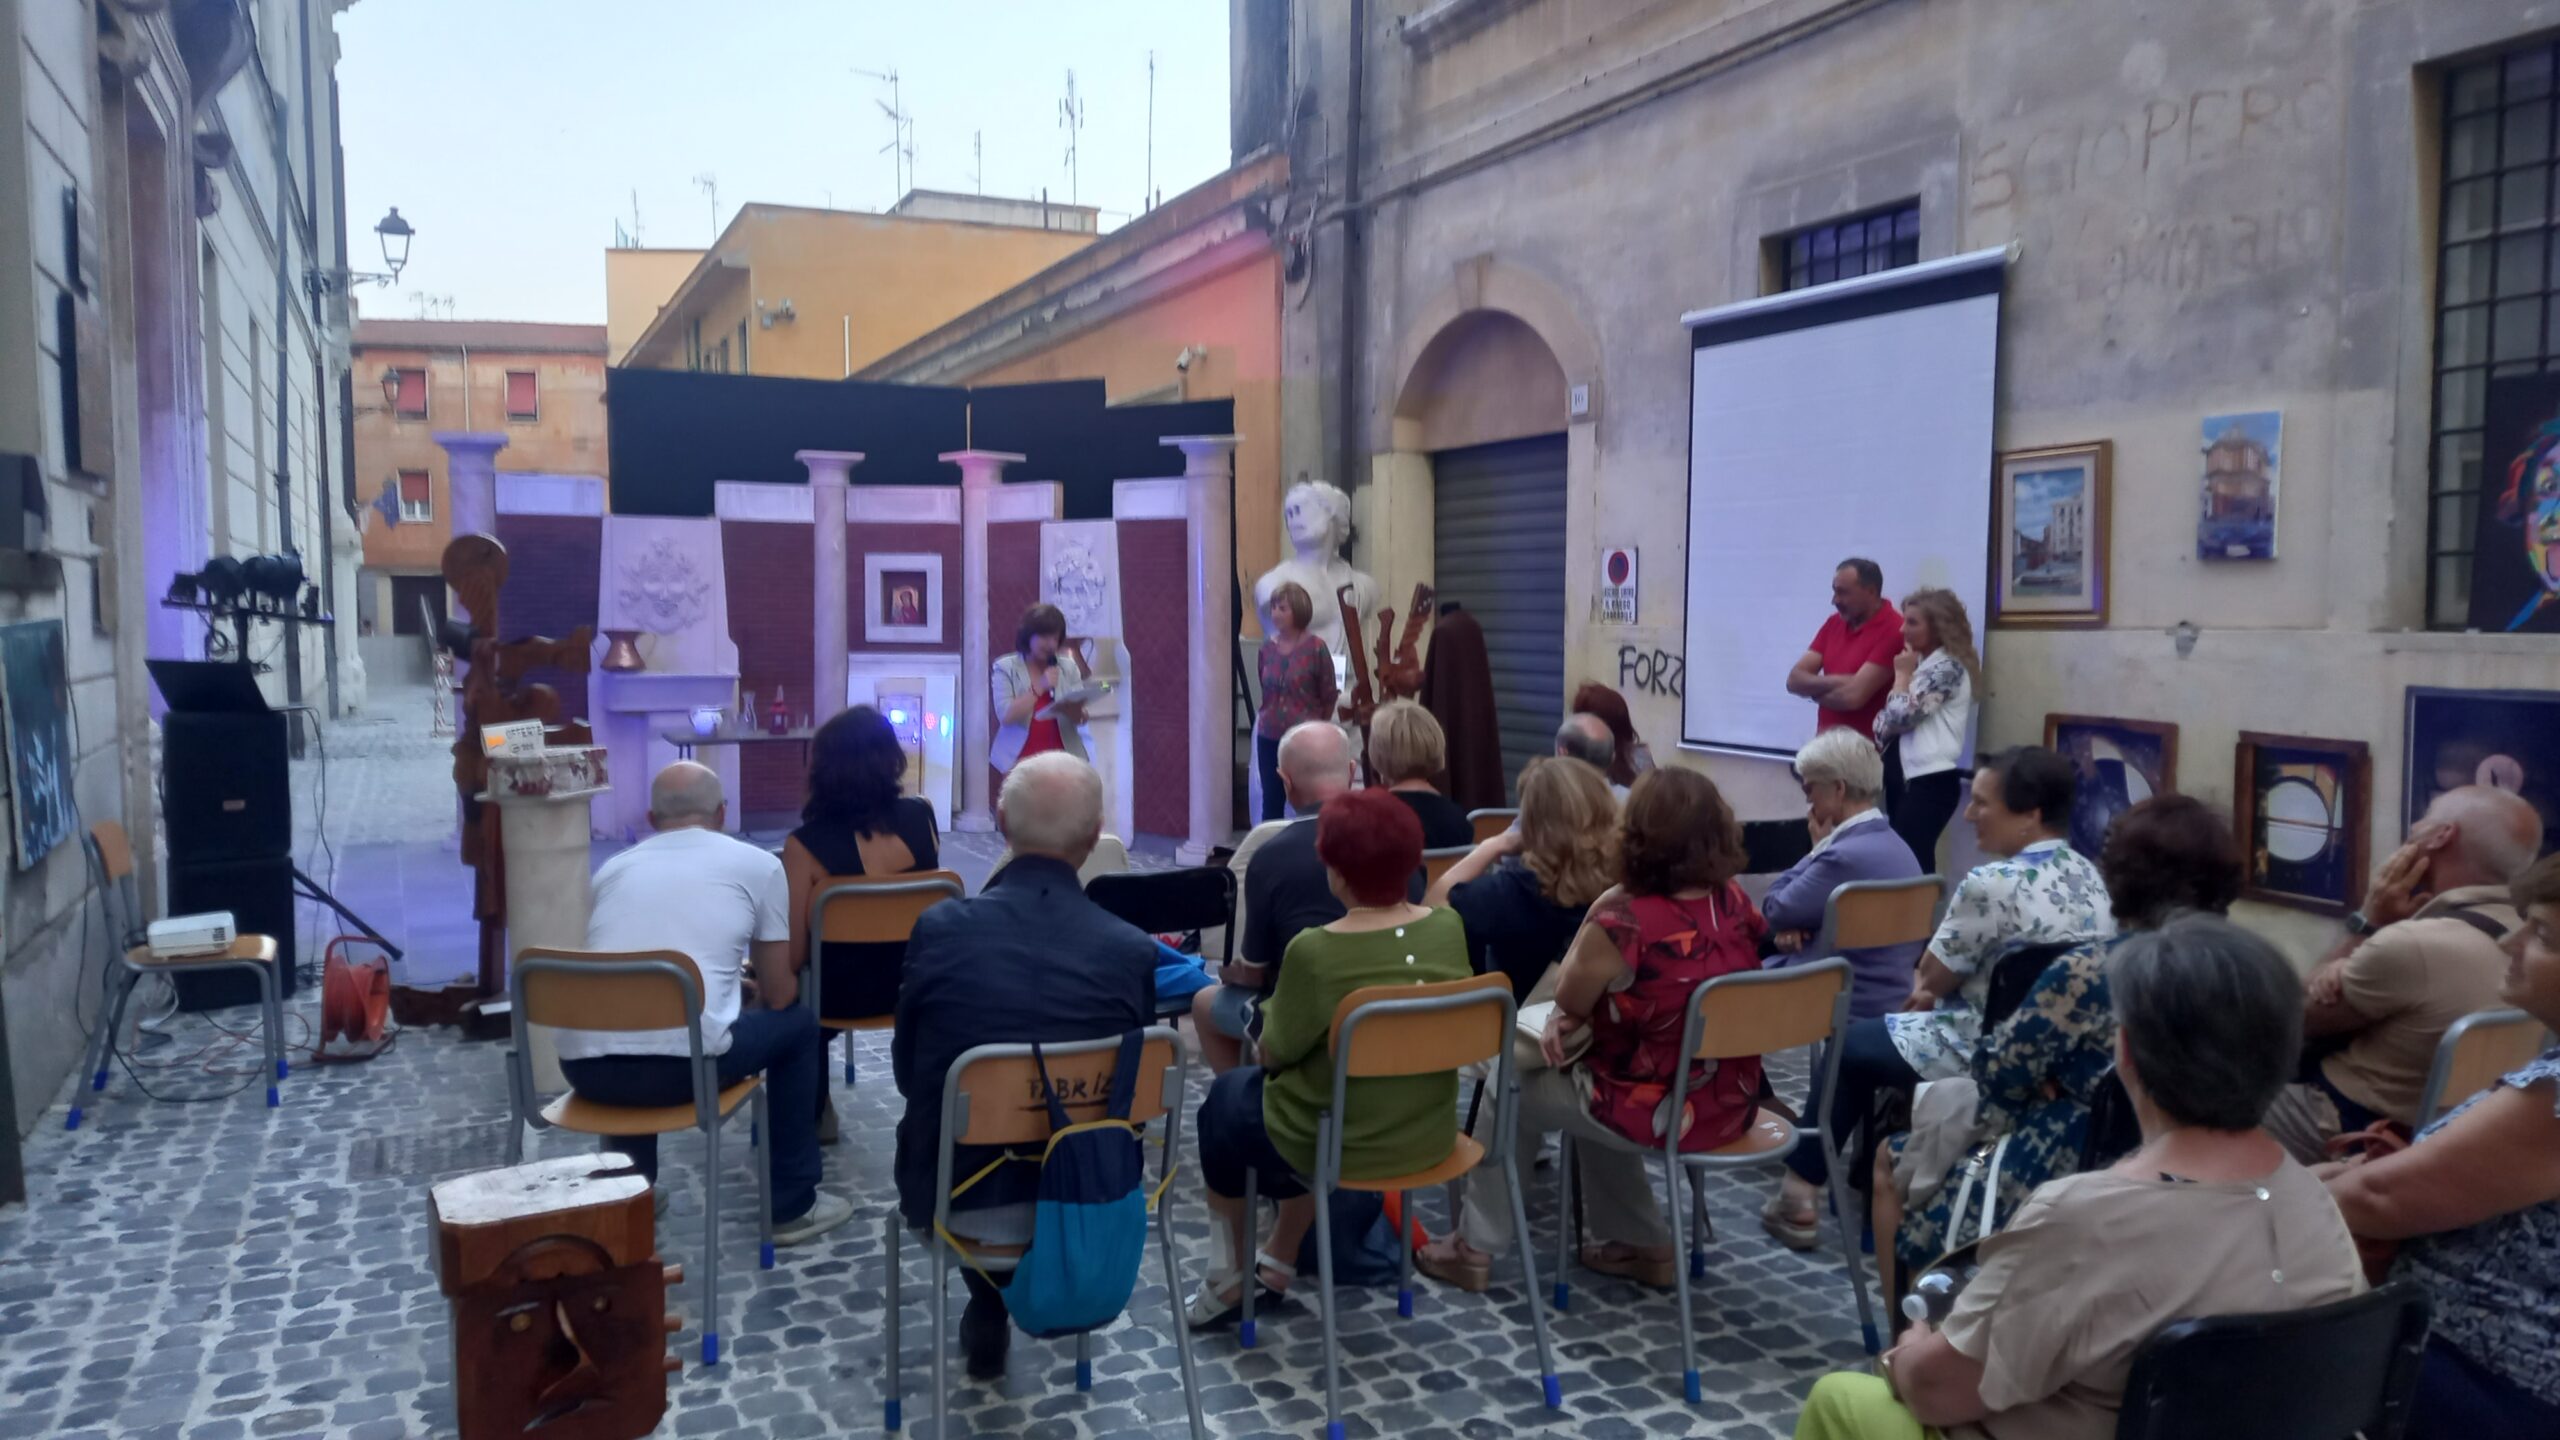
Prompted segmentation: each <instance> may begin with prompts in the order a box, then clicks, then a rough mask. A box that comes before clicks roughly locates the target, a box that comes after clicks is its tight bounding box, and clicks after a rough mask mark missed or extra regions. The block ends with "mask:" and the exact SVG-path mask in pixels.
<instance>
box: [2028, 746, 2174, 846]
mask: <svg viewBox="0 0 2560 1440" xmlns="http://www.w3.org/2000/svg"><path fill="white" fill-rule="evenodd" d="M2044 743H2045V748H2046V749H2048V750H2051V751H2053V752H2055V753H2056V754H2059V755H2060V756H2062V757H2063V758H2064V759H2066V760H2068V761H2070V762H2071V768H2072V770H2073V771H2074V772H2075V773H2076V774H2077V775H2078V777H2079V781H2080V783H2079V787H2078V789H2077V790H2076V791H2074V793H2073V796H2072V803H2071V848H2072V849H2074V850H2077V851H2079V852H2080V853H2081V854H2083V855H2086V856H2088V857H2089V858H2090V859H2092V860H2094V859H2096V858H2097V857H2098V852H2099V850H2100V849H2101V848H2102V847H2103V846H2104V845H2105V844H2106V841H2107V829H2108V827H2109V826H2112V825H2114V824H2115V822H2116V817H2117V816H2119V815H2121V814H2123V813H2124V812H2126V811H2127V810H2130V809H2132V808H2133V807H2134V806H2136V805H2139V804H2141V803H2142V802H2143V801H2145V800H2148V799H2150V798H2151V797H2152V796H2154V795H2167V794H2170V793H2172V792H2173V791H2175V790H2176V789H2177V788H2178V727H2177V726H2175V725H2164V724H2161V723H2159V722H2158V721H2154V720H2117V719H2111V718H2108V717H2105V716H2098V715H2047V716H2046V717H2044Z"/></svg>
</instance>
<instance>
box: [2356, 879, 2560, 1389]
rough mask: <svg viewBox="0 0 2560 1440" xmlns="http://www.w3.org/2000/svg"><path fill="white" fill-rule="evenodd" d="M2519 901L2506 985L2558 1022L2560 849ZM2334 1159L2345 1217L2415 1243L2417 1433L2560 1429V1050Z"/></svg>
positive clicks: (2541, 1016)
mask: <svg viewBox="0 0 2560 1440" xmlns="http://www.w3.org/2000/svg"><path fill="white" fill-rule="evenodd" d="M2513 900H2514V903H2515V908H2516V909H2517V910H2519V911H2522V912H2523V913H2524V916H2525V925H2524V931H2523V933H2522V934H2520V935H2518V936H2517V937H2516V938H2515V939H2514V940H2513V941H2512V942H2510V943H2511V944H2512V946H2513V947H2514V951H2515V959H2514V962H2513V963H2512V964H2511V965H2510V966H2509V967H2508V969H2507V974H2506V980H2505V984H2504V986H2503V987H2502V990H2501V996H2500V998H2501V999H2503V1000H2504V1001H2505V1003H2507V1004H2509V1005H2512V1006H2514V1007H2516V1008H2517V1009H2519V1010H2522V1011H2523V1012H2525V1013H2526V1014H2527V1015H2530V1016H2532V1017H2533V1018H2534V1019H2535V1020H2537V1021H2539V1022H2541V1023H2542V1024H2543V1025H2544V1026H2546V1027H2560V856H2552V857H2549V858H2547V859H2545V860H2543V861H2542V862H2541V863H2539V864H2537V865H2535V866H2534V867H2533V868H2532V869H2530V870H2528V871H2526V872H2525V874H2524V877H2523V878H2522V879H2520V880H2518V881H2517V882H2516V884H2515V889H2514V894H2513ZM2327 1169H2328V1170H2329V1194H2330V1196H2331V1197H2332V1198H2334V1199H2335V1200H2336V1201H2337V1202H2338V1210H2339V1213H2340V1214H2342V1215H2344V1216H2345V1217H2346V1221H2347V1228H2348V1229H2349V1230H2352V1231H2354V1232H2355V1233H2356V1235H2357V1236H2358V1237H2360V1238H2362V1239H2364V1240H2366V1241H2368V1242H2383V1243H2388V1242H2392V1241H2406V1242H2408V1243H2407V1245H2406V1248H2404V1249H2403V1250H2402V1251H2401V1252H2400V1264H2399V1273H2400V1274H2402V1275H2403V1276H2406V1277H2409V1278H2412V1279H2415V1280H2416V1281H2417V1282H2418V1283H2419V1284H2421V1285H2424V1286H2425V1287H2426V1289H2427V1293H2428V1296H2429V1298H2430V1300H2431V1301H2432V1302H2433V1305H2434V1314H2433V1316H2432V1317H2431V1326H2430V1330H2429V1333H2428V1336H2427V1353H2426V1360H2425V1362H2424V1364H2423V1365H2422V1366H2421V1368H2420V1370H2419V1372H2418V1393H2417V1396H2416V1398H2415V1400H2414V1401H2413V1402H2412V1404H2411V1406H2410V1413H2409V1428H2408V1430H2407V1432H2406V1433H2407V1435H2408V1436H2409V1440H2472V1437H2475V1436H2489V1435H2560V1048H2554V1049H2549V1050H2545V1051H2543V1052H2542V1054H2541V1056H2540V1057H2538V1058H2536V1059H2535V1060H2534V1061H2533V1063H2531V1064H2529V1065H2527V1066H2525V1067H2524V1068H2523V1069H2521V1070H2518V1071H2516V1072H2515V1073H2514V1074H2512V1075H2509V1076H2507V1077H2506V1078H2504V1079H2502V1080H2500V1081H2499V1082H2498V1083H2497V1084H2496V1085H2495V1086H2492V1087H2491V1088H2490V1089H2488V1090H2487V1091H2484V1092H2482V1093H2481V1094H2479V1095H2477V1096H2474V1097H2472V1098H2471V1099H2469V1100H2466V1101H2464V1102H2463V1103H2462V1104H2461V1105H2460V1106H2459V1107H2458V1108H2456V1109H2455V1110H2454V1111H2453V1113H2451V1114H2449V1115H2447V1116H2445V1117H2444V1118H2443V1119H2441V1120H2438V1121H2436V1122H2435V1123H2434V1124H2432V1125H2429V1126H2428V1127H2427V1128H2426V1130H2425V1131H2424V1132H2423V1133H2422V1134H2420V1135H2419V1137H2418V1143H2417V1144H2416V1145H2414V1146H2412V1147H2410V1148H2409V1149H2407V1150H2403V1151H2400V1152H2399V1153H2397V1154H2394V1155H2389V1156H2385V1157H2381V1158H2375V1159H2371V1160H2367V1159H2365V1158H2364V1157H2362V1156H2359V1157H2358V1158H2357V1159H2356V1160H2353V1161H2349V1162H2346V1163H2343V1164H2338V1165H2332V1166H2329V1167H2327Z"/></svg>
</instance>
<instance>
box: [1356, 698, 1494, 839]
mask: <svg viewBox="0 0 2560 1440" xmlns="http://www.w3.org/2000/svg"><path fill="white" fill-rule="evenodd" d="M1369 768H1370V769H1371V770H1373V771H1375V772H1376V773H1377V777H1378V783H1379V784H1381V785H1384V786H1386V787H1387V793H1388V794H1390V795H1393V796H1395V797H1396V798H1397V799H1398V800H1401V801H1403V802H1404V803H1405V804H1407V805H1409V806H1411V807H1412V808H1413V817H1414V818H1415V819H1417V820H1419V821H1421V822H1422V848H1423V849H1425V850H1446V849H1448V848H1449V847H1451V846H1453V845H1472V844H1474V843H1475V840H1476V829H1475V826H1474V825H1473V824H1471V823H1469V821H1468V820H1467V812H1466V811H1464V810H1461V809H1459V808H1458V806H1457V805H1456V803H1455V802H1453V801H1451V800H1450V799H1449V797H1448V796H1446V795H1443V794H1441V793H1440V792H1439V790H1438V789H1436V788H1435V787H1434V785H1433V782H1434V781H1435V780H1436V779H1437V778H1438V777H1439V775H1440V773H1441V772H1442V771H1443V770H1446V769H1448V768H1449V742H1448V739H1447V737H1446V736H1444V735H1442V734H1441V732H1440V722H1439V721H1437V720H1434V719H1432V718H1431V712H1430V711H1428V710H1425V709H1423V708H1422V707H1421V706H1419V705H1416V704H1415V703H1413V702H1412V701H1410V700H1390V701H1388V702H1387V703H1386V704H1384V705H1381V706H1379V707H1378V709H1377V713H1376V714H1374V715H1371V716H1370V717H1369Z"/></svg>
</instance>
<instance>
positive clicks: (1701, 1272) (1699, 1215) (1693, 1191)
mask: <svg viewBox="0 0 2560 1440" xmlns="http://www.w3.org/2000/svg"><path fill="white" fill-rule="evenodd" d="M1684 1168H1685V1167H1684ZM1665 1218H1668V1217H1665ZM1715 1238H1716V1227H1715V1222H1714V1221H1712V1220H1709V1219H1708V1218H1707V1177H1706V1176H1705V1175H1704V1174H1702V1173H1700V1172H1699V1171H1696V1170H1691V1171H1689V1278H1690V1279H1692V1280H1704V1279H1706V1278H1707V1246H1708V1245H1710V1244H1712V1243H1714V1241H1715Z"/></svg>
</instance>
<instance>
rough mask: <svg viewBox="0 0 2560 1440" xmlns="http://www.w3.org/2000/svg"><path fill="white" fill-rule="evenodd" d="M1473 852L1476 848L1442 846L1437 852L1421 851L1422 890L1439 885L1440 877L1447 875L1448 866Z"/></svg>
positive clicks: (1471, 846) (1470, 846)
mask: <svg viewBox="0 0 2560 1440" xmlns="http://www.w3.org/2000/svg"><path fill="white" fill-rule="evenodd" d="M1475 852H1476V847H1475V846H1473V845H1444V846H1442V847H1441V848H1439V849H1437V850H1425V851H1423V852H1422V888H1423V889H1425V890H1428V889H1430V888H1431V887H1432V886H1434V885H1437V884H1439V883H1440V877H1441V876H1443V875H1446V874H1448V873H1449V867H1450V866H1452V865H1455V864H1457V863H1458V862H1459V861H1461V860H1464V859H1466V858H1467V857H1468V856H1470V855H1472V854H1474V853H1475Z"/></svg>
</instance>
